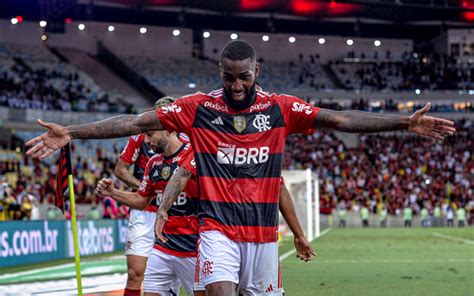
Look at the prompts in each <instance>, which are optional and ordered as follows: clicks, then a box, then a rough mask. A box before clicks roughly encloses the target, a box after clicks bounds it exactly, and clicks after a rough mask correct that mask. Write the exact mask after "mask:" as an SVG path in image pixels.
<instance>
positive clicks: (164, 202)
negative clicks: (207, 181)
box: [155, 167, 192, 242]
mask: <svg viewBox="0 0 474 296" xmlns="http://www.w3.org/2000/svg"><path fill="white" fill-rule="evenodd" d="M191 177H192V174H191V172H189V171H188V170H186V169H185V168H183V167H180V168H178V170H177V171H176V172H175V173H174V174H173V176H171V178H170V180H169V181H168V184H167V185H166V188H165V192H163V196H162V197H161V203H160V206H159V207H158V211H157V212H156V223H155V235H156V237H157V238H158V239H159V240H161V241H162V242H166V241H167V239H166V238H165V237H164V236H163V226H164V225H165V223H166V221H167V220H168V211H169V209H170V208H171V206H172V205H173V203H174V202H175V201H176V200H177V199H178V196H179V194H180V193H181V192H182V191H183V190H184V188H185V187H186V184H187V183H188V181H189V179H191Z"/></svg>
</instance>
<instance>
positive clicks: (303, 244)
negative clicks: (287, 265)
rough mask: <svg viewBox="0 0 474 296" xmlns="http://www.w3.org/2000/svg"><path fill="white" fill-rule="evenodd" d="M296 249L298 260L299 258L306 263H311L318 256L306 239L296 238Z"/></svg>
mask: <svg viewBox="0 0 474 296" xmlns="http://www.w3.org/2000/svg"><path fill="white" fill-rule="evenodd" d="M294 243H295V249H296V258H299V259H301V260H303V261H305V262H308V261H311V259H312V258H313V257H314V256H317V255H318V254H316V252H315V251H314V250H313V247H312V246H311V244H310V243H309V242H308V240H307V239H306V237H304V236H303V237H295V239H294Z"/></svg>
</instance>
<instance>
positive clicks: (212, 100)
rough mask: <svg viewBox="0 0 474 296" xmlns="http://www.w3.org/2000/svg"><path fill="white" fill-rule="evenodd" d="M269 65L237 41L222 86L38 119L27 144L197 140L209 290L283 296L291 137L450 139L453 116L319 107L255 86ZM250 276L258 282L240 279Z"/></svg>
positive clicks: (223, 62) (38, 150)
mask: <svg viewBox="0 0 474 296" xmlns="http://www.w3.org/2000/svg"><path fill="white" fill-rule="evenodd" d="M259 71H260V68H259V64H258V63H257V59H256V55H255V52H254V49H253V47H252V46H251V45H250V44H248V43H247V42H245V41H242V40H234V41H231V42H229V43H228V44H227V45H226V46H225V47H224V49H223V50H222V52H221V56H220V63H219V74H220V77H221V80H222V84H223V88H221V89H219V90H216V91H212V92H210V93H209V94H203V93H197V94H194V95H189V96H185V97H183V98H181V99H178V100H177V101H176V103H174V104H172V105H169V106H166V107H164V108H161V109H158V110H157V111H156V112H152V111H149V112H145V113H142V114H139V115H121V116H116V117H112V118H109V119H106V120H102V121H99V122H94V123H86V124H78V125H72V126H68V127H64V126H61V125H58V124H55V123H47V122H43V121H41V120H40V121H38V123H39V124H40V125H41V126H43V127H45V128H47V129H48V131H47V132H46V133H44V134H42V135H40V136H38V137H36V138H33V139H31V140H30V141H28V142H27V145H28V146H34V147H32V148H30V149H29V150H28V152H27V153H28V155H31V156H33V157H35V158H45V157H47V156H49V155H51V154H52V153H53V152H54V151H55V150H57V149H59V148H60V147H62V146H64V145H66V144H67V143H68V142H70V141H71V140H72V139H79V138H80V139H92V138H94V139H97V138H114V137H123V136H128V135H134V134H139V133H142V132H146V131H152V130H163V129H166V130H168V131H180V132H184V133H186V134H187V135H188V136H189V137H190V141H191V144H192V145H193V149H194V153H195V158H196V163H197V174H198V184H199V190H200V204H201V206H200V209H202V212H200V213H199V215H200V216H199V217H200V246H199V252H200V254H199V255H200V258H201V260H200V264H201V268H200V270H201V275H203V284H204V285H205V286H206V291H207V293H208V295H211V296H214V295H215V296H217V295H234V293H235V291H236V285H237V284H240V285H241V291H243V292H242V293H243V294H262V293H272V294H274V295H280V294H281V289H280V288H279V286H280V282H279V280H278V244H277V239H278V234H277V227H278V225H277V224H278V223H277V221H278V200H279V191H280V175H281V163H282V160H283V153H284V146H285V140H286V137H287V135H289V134H294V133H306V132H307V131H308V130H309V129H312V128H318V127H321V128H332V129H335V130H338V131H343V132H354V133H373V132H382V131H394V130H408V131H410V132H413V133H415V134H418V135H423V136H428V137H431V138H434V139H439V140H443V139H444V138H445V137H447V136H449V135H452V134H453V133H454V132H455V128H454V127H453V126H454V123H453V122H452V121H449V120H445V119H441V118H436V117H431V116H428V115H427V112H428V111H429V109H430V106H431V105H430V104H429V103H428V104H427V105H426V106H425V107H423V108H422V109H420V110H418V111H416V112H415V113H414V114H412V115H411V116H400V115H381V114H372V113H369V112H361V111H333V110H329V109H323V108H317V107H314V106H312V105H310V104H307V103H306V102H305V101H303V100H301V99H299V98H296V97H294V96H289V95H277V94H269V93H266V92H262V91H256V90H255V80H256V78H257V77H258V74H259ZM241 275H245V276H246V278H249V279H250V281H249V282H243V281H242V280H241V279H240V277H241Z"/></svg>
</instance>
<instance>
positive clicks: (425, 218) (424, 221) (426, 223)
mask: <svg viewBox="0 0 474 296" xmlns="http://www.w3.org/2000/svg"><path fill="white" fill-rule="evenodd" d="M420 220H421V227H430V226H431V219H430V214H429V211H428V209H427V208H426V207H424V208H423V209H421V211H420Z"/></svg>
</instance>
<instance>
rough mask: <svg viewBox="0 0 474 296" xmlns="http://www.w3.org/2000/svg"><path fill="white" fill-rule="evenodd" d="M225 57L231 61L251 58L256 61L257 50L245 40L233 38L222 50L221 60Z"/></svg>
mask: <svg viewBox="0 0 474 296" xmlns="http://www.w3.org/2000/svg"><path fill="white" fill-rule="evenodd" d="M224 58H226V59H229V60H231V61H243V60H245V59H248V58H250V60H251V61H252V62H254V61H256V57H255V50H254V49H253V47H252V45H250V43H248V42H247V41H244V40H232V41H230V42H229V43H227V44H226V46H225V47H224V49H223V50H222V52H221V57H220V60H221V61H222V59H224Z"/></svg>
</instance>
